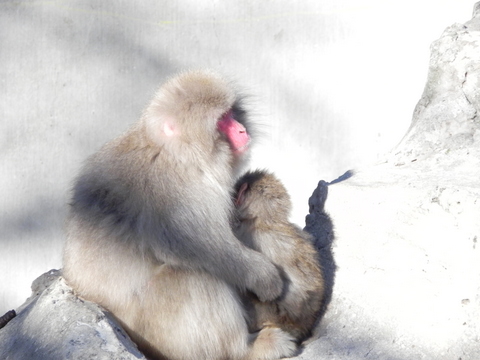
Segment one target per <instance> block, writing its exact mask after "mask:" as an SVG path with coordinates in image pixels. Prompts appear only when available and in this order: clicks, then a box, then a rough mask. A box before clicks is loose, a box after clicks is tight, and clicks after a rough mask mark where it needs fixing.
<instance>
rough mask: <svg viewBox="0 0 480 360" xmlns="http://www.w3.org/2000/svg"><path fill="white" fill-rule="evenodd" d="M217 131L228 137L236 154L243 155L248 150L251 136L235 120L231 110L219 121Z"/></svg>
mask: <svg viewBox="0 0 480 360" xmlns="http://www.w3.org/2000/svg"><path fill="white" fill-rule="evenodd" d="M217 129H218V131H220V132H221V133H222V134H224V135H225V136H226V138H227V140H228V142H229V143H230V147H231V148H232V151H233V152H234V153H235V154H237V155H241V154H243V153H244V152H245V151H246V150H247V149H248V144H249V142H250V135H248V133H247V129H246V128H245V126H243V125H242V124H240V123H239V122H238V121H237V120H235V119H234V118H233V113H232V111H231V110H230V111H229V112H227V113H226V114H225V115H223V116H222V118H221V119H220V120H219V121H218V123H217Z"/></svg>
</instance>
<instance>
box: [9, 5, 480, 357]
mask: <svg viewBox="0 0 480 360" xmlns="http://www.w3.org/2000/svg"><path fill="white" fill-rule="evenodd" d="M475 9H476V10H475V11H474V15H475V16H474V18H473V19H472V20H471V21H469V22H467V23H466V24H463V25H459V24H456V25H453V26H451V27H449V28H448V29H446V31H445V32H444V34H443V35H442V36H441V38H440V39H439V40H437V41H435V42H434V43H433V44H432V54H431V62H430V69H429V76H428V81H427V84H426V87H425V91H424V94H423V96H422V98H421V99H420V101H419V103H418V105H417V107H416V109H415V113H414V118H413V121H412V125H411V128H410V129H409V131H408V133H407V134H406V136H405V138H404V139H403V141H402V142H401V143H400V144H399V146H398V147H397V148H396V149H395V151H393V152H392V153H391V154H390V155H389V156H388V159H387V160H386V161H385V162H384V163H382V164H379V165H376V166H372V167H369V168H365V169H361V170H360V171H355V172H347V173H346V174H345V175H344V176H343V177H341V178H339V179H337V180H336V181H333V182H331V183H330V184H327V183H326V182H324V181H321V182H320V183H319V186H318V188H317V189H316V190H315V192H314V193H313V195H312V197H311V199H310V202H309V204H310V215H308V216H307V219H306V228H305V229H306V230H307V231H309V232H311V233H312V234H313V235H314V236H315V238H316V244H317V247H318V249H319V252H320V255H321V261H322V264H323V267H324V269H325V274H326V283H327V290H328V291H327V293H328V298H327V303H328V302H330V304H329V306H328V310H327V311H326V313H325V316H324V318H323V320H322V322H321V324H320V326H319V328H318V332H317V334H316V338H314V339H312V341H310V342H309V344H307V345H306V346H305V348H304V351H303V352H302V354H301V355H299V356H298V359H329V360H335V359H367V360H368V359H370V360H374V359H375V360H377V359H378V360H416V359H435V360H443V359H445V360H447V359H448V360H459V359H462V360H477V359H480V322H479V321H478V319H479V318H480V248H479V244H478V241H479V239H480V199H479V198H480V117H479V116H478V114H479V110H480V86H479V85H480V16H479V14H478V13H479V12H478V11H477V9H479V6H476V7H475ZM386 119H387V120H388V114H386ZM327 194H328V198H327ZM324 207H325V209H326V211H325V209H324ZM332 222H333V224H334V227H333V225H332ZM334 228H335V241H334V242H333V245H332V241H333V239H334V236H333V231H334ZM332 251H333V254H332ZM33 288H34V289H33V290H34V294H33V296H32V298H30V299H29V300H28V301H27V302H26V303H25V304H24V305H22V307H21V308H19V309H18V310H17V313H18V316H17V317H16V318H14V319H13V320H11V321H10V322H9V323H8V324H7V325H6V326H5V328H3V329H1V330H0V358H1V359H15V360H16V359H33V360H35V359H91V358H95V359H144V357H143V356H142V355H141V354H140V353H139V352H138V351H137V349H136V347H135V345H133V344H132V343H131V341H130V340H129V339H128V337H127V336H126V335H125V333H124V332H123V330H121V329H120V328H119V327H118V325H117V324H116V323H115V321H113V320H112V319H111V318H110V317H109V315H108V314H106V313H105V312H103V311H102V309H101V308H100V307H98V306H96V305H95V304H92V303H89V302H86V301H82V300H80V299H78V298H77V297H75V296H74V295H73V293H72V291H71V289H69V288H68V286H66V284H65V283H64V281H63V279H62V278H61V277H60V276H59V274H58V273H55V272H54V273H52V274H50V275H48V274H47V275H45V276H43V277H41V278H40V279H39V280H38V281H37V282H36V283H34V286H33ZM332 289H333V291H332Z"/></svg>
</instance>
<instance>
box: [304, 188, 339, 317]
mask: <svg viewBox="0 0 480 360" xmlns="http://www.w3.org/2000/svg"><path fill="white" fill-rule="evenodd" d="M327 196H328V183H327V182H325V181H323V180H321V181H320V182H319V183H318V186H317V188H316V189H315V191H314V192H313V194H312V196H311V197H310V199H309V200H308V206H309V214H308V215H307V216H306V218H305V224H306V226H305V228H304V230H305V231H306V232H308V233H310V234H311V235H312V236H313V237H314V245H315V248H316V249H317V251H318V256H319V261H320V265H321V268H322V273H323V277H324V286H325V294H324V298H323V302H322V306H321V309H320V316H319V317H318V321H320V320H321V319H322V318H323V316H324V315H325V312H326V310H327V307H328V304H329V303H330V300H331V299H332V291H333V285H334V282H335V271H336V269H337V266H336V264H335V259H334V258H333V253H332V243H333V240H334V238H335V237H334V232H333V223H332V220H331V218H330V216H329V215H328V214H327V213H326V212H325V201H326V200H327Z"/></svg>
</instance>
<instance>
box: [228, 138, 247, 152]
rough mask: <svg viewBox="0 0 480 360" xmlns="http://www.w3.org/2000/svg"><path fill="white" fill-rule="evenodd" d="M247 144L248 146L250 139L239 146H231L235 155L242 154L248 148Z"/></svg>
mask: <svg viewBox="0 0 480 360" xmlns="http://www.w3.org/2000/svg"><path fill="white" fill-rule="evenodd" d="M249 146H250V139H248V141H247V142H246V143H245V144H244V145H242V146H240V147H232V148H233V149H232V150H233V153H234V154H235V155H242V154H244V153H245V152H246V151H247V150H248V147H249Z"/></svg>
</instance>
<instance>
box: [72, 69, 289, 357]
mask: <svg viewBox="0 0 480 360" xmlns="http://www.w3.org/2000/svg"><path fill="white" fill-rule="evenodd" d="M248 131H249V125H248V123H247V122H246V118H245V112H244V110H243V109H242V108H241V107H240V103H239V99H238V98H237V95H236V94H235V92H234V91H233V90H232V89H231V88H230V86H229V84H228V83H227V82H225V81H224V80H222V79H221V78H219V77H218V76H216V75H214V74H212V73H210V72H188V73H184V74H181V75H179V76H178V77H176V78H173V79H171V80H170V81H168V82H167V83H166V84H165V85H164V86H163V87H161V88H160V89H159V91H158V92H157V93H156V95H155V97H154V99H153V100H152V102H151V103H150V105H149V106H148V107H147V109H146V110H145V112H144V114H143V116H142V118H141V119H140V121H139V122H137V123H136V124H135V125H134V126H133V127H132V128H131V129H130V130H129V131H127V132H126V133H125V134H124V135H122V136H120V137H119V138H117V139H115V140H113V141H111V142H109V143H107V144H106V145H105V146H104V147H103V148H102V149H101V150H100V151H99V152H97V153H96V154H94V155H93V156H92V157H91V158H90V159H89V160H88V161H87V163H86V165H85V166H84V168H83V170H82V171H81V173H80V175H79V177H78V178H77V180H76V183H75V186H74V190H73V199H72V203H71V211H70V215H69V218H68V222H67V232H68V234H67V242H66V247H65V253H64V276H65V278H66V279H67V281H68V283H69V284H70V285H71V286H72V287H73V288H74V289H75V290H76V291H77V293H78V294H79V295H80V296H82V297H84V298H85V299H88V300H91V301H94V302H97V303H99V304H101V305H103V306H104V307H105V308H107V309H108V310H110V311H111V312H112V313H113V314H114V315H115V316H116V317H117V318H118V319H119V320H120V321H121V323H122V324H123V325H124V326H125V328H126V330H127V331H128V332H129V334H130V335H131V337H132V338H133V339H134V341H136V342H137V344H138V345H139V347H140V349H141V350H143V351H144V352H145V353H146V354H147V355H149V356H151V357H152V358H168V359H209V360H215V359H257V358H261V359H275V358H279V357H285V356H291V355H292V354H293V352H294V351H295V346H294V343H293V342H292V341H291V338H290V336H289V335H287V334H286V333H283V332H282V331H280V330H279V329H269V328H266V329H263V330H261V331H260V332H259V333H257V334H248V330H247V325H246V322H245V319H244V312H243V308H242V306H241V303H240V301H239V298H238V296H237V291H243V290H245V289H249V290H251V291H253V292H254V293H255V294H257V295H258V297H259V298H260V299H261V300H273V299H275V298H277V297H278V296H279V295H280V294H281V292H282V289H283V281H282V279H281V277H280V274H279V273H278V271H277V269H276V268H275V266H274V265H273V264H272V263H271V262H270V261H269V260H267V259H266V258H265V257H264V256H263V255H262V254H260V253H258V252H255V251H253V250H250V249H248V248H246V247H245V246H243V245H242V244H241V242H240V241H238V240H237V238H236V237H235V236H234V235H233V233H232V231H231V228H230V224H229V219H230V213H231V211H232V208H231V206H232V201H231V189H232V188H233V184H234V173H235V171H236V168H237V167H238V166H239V164H240V163H241V161H242V158H243V157H244V156H245V155H246V153H247V152H248V145H249V141H250V136H249V132H248Z"/></svg>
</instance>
